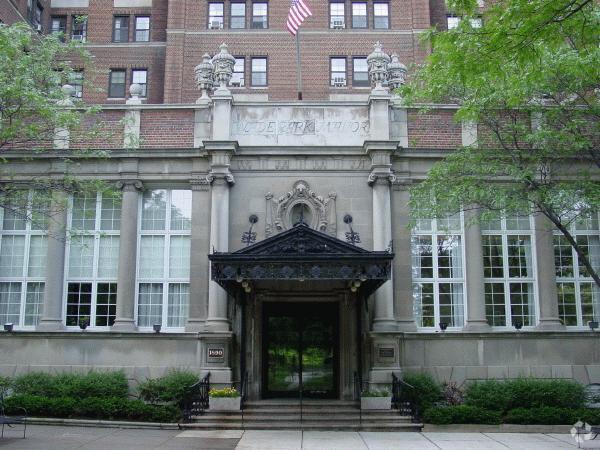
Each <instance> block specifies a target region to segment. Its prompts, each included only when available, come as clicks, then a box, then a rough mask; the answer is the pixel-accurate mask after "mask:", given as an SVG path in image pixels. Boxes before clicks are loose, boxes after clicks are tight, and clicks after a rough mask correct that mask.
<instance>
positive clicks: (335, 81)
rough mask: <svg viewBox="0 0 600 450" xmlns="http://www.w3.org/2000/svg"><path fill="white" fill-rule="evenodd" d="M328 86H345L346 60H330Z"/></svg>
mask: <svg viewBox="0 0 600 450" xmlns="http://www.w3.org/2000/svg"><path fill="white" fill-rule="evenodd" d="M330 67H331V77H330V78H331V80H330V85H331V86H335V87H343V86H346V58H331V63H330Z"/></svg>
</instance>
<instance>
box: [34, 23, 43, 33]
mask: <svg viewBox="0 0 600 450" xmlns="http://www.w3.org/2000/svg"><path fill="white" fill-rule="evenodd" d="M35 29H36V30H37V31H39V32H40V33H41V32H42V24H40V23H38V24H37V25H36V27H35Z"/></svg>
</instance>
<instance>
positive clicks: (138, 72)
mask: <svg viewBox="0 0 600 450" xmlns="http://www.w3.org/2000/svg"><path fill="white" fill-rule="evenodd" d="M134 83H137V84H139V85H140V86H141V87H142V94H141V95H140V97H146V96H147V95H148V70H147V69H133V70H132V71H131V84H134Z"/></svg>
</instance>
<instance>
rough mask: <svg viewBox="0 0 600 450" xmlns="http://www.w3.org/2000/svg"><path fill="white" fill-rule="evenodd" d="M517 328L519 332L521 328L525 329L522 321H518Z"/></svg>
mask: <svg viewBox="0 0 600 450" xmlns="http://www.w3.org/2000/svg"><path fill="white" fill-rule="evenodd" d="M515 328H516V330H517V331H519V330H520V329H521V328H523V322H521V321H520V320H517V321H516V322H515Z"/></svg>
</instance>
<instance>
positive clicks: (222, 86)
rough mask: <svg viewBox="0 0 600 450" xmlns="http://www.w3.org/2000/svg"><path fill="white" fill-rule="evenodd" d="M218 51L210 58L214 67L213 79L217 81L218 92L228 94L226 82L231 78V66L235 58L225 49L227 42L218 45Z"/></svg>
mask: <svg viewBox="0 0 600 450" xmlns="http://www.w3.org/2000/svg"><path fill="white" fill-rule="evenodd" d="M219 49H220V51H219V53H217V54H216V55H215V56H213V58H212V64H213V67H214V79H215V81H216V82H217V83H219V88H218V89H217V92H218V93H222V94H228V93H229V89H227V84H228V83H229V80H231V75H232V74H233V66H234V65H235V58H234V57H233V56H231V55H230V54H229V51H228V50H227V44H225V43H224V42H223V43H222V44H221V45H220V46H219Z"/></svg>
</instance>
